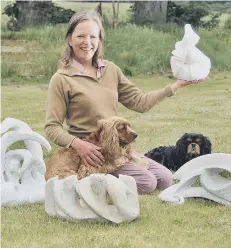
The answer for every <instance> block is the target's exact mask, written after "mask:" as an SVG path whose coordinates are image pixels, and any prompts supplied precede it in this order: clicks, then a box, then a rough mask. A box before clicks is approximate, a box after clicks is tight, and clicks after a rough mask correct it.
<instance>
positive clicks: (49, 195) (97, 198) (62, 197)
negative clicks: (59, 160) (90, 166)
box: [45, 174, 139, 224]
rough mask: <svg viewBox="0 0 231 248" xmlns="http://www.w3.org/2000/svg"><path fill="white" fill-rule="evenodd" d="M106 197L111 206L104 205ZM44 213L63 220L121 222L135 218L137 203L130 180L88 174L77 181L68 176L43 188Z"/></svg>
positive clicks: (134, 189) (133, 181) (137, 209)
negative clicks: (108, 197)
mask: <svg viewBox="0 0 231 248" xmlns="http://www.w3.org/2000/svg"><path fill="white" fill-rule="evenodd" d="M107 194H108V195H109V196H110V198H111V200H112V202H113V204H112V205H110V204H109V203H108V202H107ZM45 211H46V212H47V214H48V215H50V216H56V217H59V218H64V219H66V220H72V221H75V220H84V219H85V220H86V219H87V220H96V221H100V222H105V221H111V222H114V223H117V224H119V223H121V222H124V221H132V220H134V219H135V218H137V217H138V216H139V200H138V193H137V186H136V182H135V180H134V178H133V177H129V176H124V175H120V176H119V178H116V177H114V176H112V175H109V174H108V175H104V174H92V175H90V176H88V177H85V178H83V179H81V180H79V181H78V180H77V178H76V176H70V177H67V178H65V179H62V180H58V179H57V178H56V177H53V178H51V179H49V180H48V181H47V183H46V187H45Z"/></svg>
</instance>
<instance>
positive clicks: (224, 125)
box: [1, 72, 231, 248]
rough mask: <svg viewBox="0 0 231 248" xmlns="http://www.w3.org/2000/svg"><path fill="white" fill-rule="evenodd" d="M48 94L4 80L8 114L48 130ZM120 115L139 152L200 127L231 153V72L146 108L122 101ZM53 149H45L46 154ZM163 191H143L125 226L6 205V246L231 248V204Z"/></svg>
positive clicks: (143, 83)
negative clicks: (172, 197)
mask: <svg viewBox="0 0 231 248" xmlns="http://www.w3.org/2000/svg"><path fill="white" fill-rule="evenodd" d="M131 80H132V81H133V82H134V83H136V84H137V85H139V86H140V88H141V89H143V90H144V91H149V90H151V89H158V88H160V87H163V86H164V85H167V84H168V83H170V82H171V80H170V79H168V78H163V77H143V76H142V77H134V78H131ZM2 83H3V85H4V82H2ZM14 84H15V83H14ZM46 98H47V85H38V86H30V85H9V84H8V85H6V86H2V120H4V119H5V118H6V117H13V118H17V119H20V120H22V121H25V122H26V123H27V124H29V125H30V126H31V127H32V128H33V130H35V131H36V132H38V133H40V134H42V135H44V131H43V125H44V119H45V109H46ZM120 115H121V116H123V117H125V118H127V119H129V120H130V121H131V123H132V124H133V127H134V129H135V130H136V131H137V133H138V138H137V141H136V143H135V144H134V147H135V149H136V150H137V151H139V152H146V151H148V150H149V149H151V148H153V147H156V146H159V145H173V144H175V142H176V140H177V139H178V138H180V137H181V136H182V135H183V134H184V133H185V132H200V133H203V134H204V135H207V136H208V137H209V138H210V140H211V141H212V144H213V152H223V153H231V122H230V120H231V72H226V73H219V74H213V75H211V77H210V80H208V81H207V82H204V83H202V84H199V85H194V86H189V87H186V88H184V89H180V90H179V91H178V92H177V94H176V96H173V97H171V98H169V99H167V100H165V101H164V102H162V103H161V104H159V105H157V106H156V107H154V108H153V109H152V110H151V111H149V112H148V113H145V114H138V113H135V112H132V111H129V110H127V109H125V108H124V107H122V106H120ZM52 147H53V150H55V148H56V147H55V146H54V145H53V144H52ZM50 155H51V154H48V153H45V159H47V157H48V156H50ZM158 194H159V192H154V193H153V194H151V195H146V196H140V198H139V199H140V217H139V218H138V219H137V220H136V221H134V222H132V223H123V224H121V225H119V226H117V225H113V224H96V223H88V222H84V221H83V222H74V223H70V222H67V221H63V220H59V219H56V218H53V217H49V216H48V215H47V214H46V213H45V211H44V205H27V206H19V207H14V208H2V217H1V221H2V247H3V248H5V247H6V248H18V247H20V248H27V247H28V248H42V247H44V248H53V247H55V248H59V247H60V248H61V247H67V248H72V247H73V248H76V247H81V248H87V247H91V248H92V247H94V248H108V247H111V248H116V247H117V248H133V247H134V248H138V247H144V248H149V247H150V248H154V247H158V248H162V247H164V248H176V247H177V248H181V247H182V248H183V247H184V248H185V247H186V248H191V247H193V248H195V247H196V248H206V247H219V248H226V247H227V248H228V247H230V244H231V241H230V237H231V208H230V207H226V206H222V205H219V204H217V203H214V202H211V201H205V200H202V199H187V200H186V201H185V204H184V205H180V206H172V205H169V204H166V203H162V202H160V201H159V199H158V198H157V196H158Z"/></svg>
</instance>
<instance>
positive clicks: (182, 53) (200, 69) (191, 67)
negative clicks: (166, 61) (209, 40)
mask: <svg viewBox="0 0 231 248" xmlns="http://www.w3.org/2000/svg"><path fill="white" fill-rule="evenodd" d="M184 29H185V34H184V37H183V39H182V41H178V42H177V43H176V45H175V50H174V51H173V52H172V54H173V56H172V57H171V59H170V63H171V68H172V73H173V75H174V76H175V77H176V78H178V79H183V80H187V81H191V80H199V79H203V78H206V77H207V76H208V75H209V72H210V68H211V62H210V59H209V58H208V57H207V56H206V55H205V54H204V53H202V52H201V51H200V50H199V49H198V48H197V47H196V44H197V43H198V41H199V39H200V37H199V36H198V35H197V34H196V33H195V32H194V31H193V30H192V27H191V25H190V24H186V25H185V28H184Z"/></svg>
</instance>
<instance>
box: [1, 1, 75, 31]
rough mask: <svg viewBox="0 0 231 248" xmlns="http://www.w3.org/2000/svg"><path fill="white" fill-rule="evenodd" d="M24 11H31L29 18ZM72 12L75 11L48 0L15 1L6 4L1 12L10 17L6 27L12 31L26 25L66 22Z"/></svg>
mask: <svg viewBox="0 0 231 248" xmlns="http://www.w3.org/2000/svg"><path fill="white" fill-rule="evenodd" d="M26 11H27V12H29V11H31V13H32V15H31V16H30V18H29V17H26V16H25V15H26V14H28V13H26ZM41 13H42V15H41ZM74 13H75V11H73V10H71V9H65V8H62V7H60V6H58V5H56V4H54V3H52V2H50V1H48V2H44V1H41V2H28V1H16V2H15V3H9V4H8V5H6V6H5V8H4V10H3V12H2V14H6V15H7V16H9V17H10V18H11V19H10V21H9V22H8V24H7V27H8V29H9V30H13V31H18V30H20V28H22V27H24V26H26V25H41V24H56V23H66V22H68V21H69V19H70V17H71V16H72V15H73V14H74Z"/></svg>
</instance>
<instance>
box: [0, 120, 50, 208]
mask: <svg viewBox="0 0 231 248" xmlns="http://www.w3.org/2000/svg"><path fill="white" fill-rule="evenodd" d="M1 134H3V135H2V137H1V205H2V206H15V205H19V204H27V203H36V202H39V203H43V202H44V199H45V178H44V174H45V170H46V167H45V163H44V160H43V151H42V147H41V145H43V146H44V147H45V148H46V149H47V150H48V151H50V150H51V146H50V144H49V142H48V141H47V140H46V139H45V138H44V137H42V136H41V135H39V134H37V133H35V132H33V131H32V129H31V128H30V127H29V126H28V125H27V124H26V123H25V122H22V121H20V120H17V119H14V118H6V119H5V120H4V121H3V122H2V123H1ZM18 141H24V143H25V146H26V148H27V149H15V150H10V151H7V149H8V148H9V147H10V146H11V145H12V144H14V143H15V142H18Z"/></svg>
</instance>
